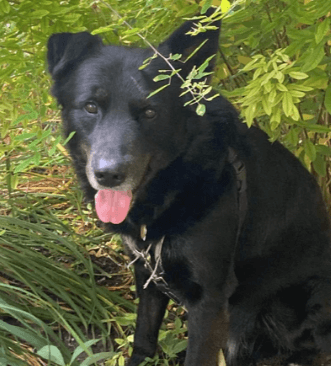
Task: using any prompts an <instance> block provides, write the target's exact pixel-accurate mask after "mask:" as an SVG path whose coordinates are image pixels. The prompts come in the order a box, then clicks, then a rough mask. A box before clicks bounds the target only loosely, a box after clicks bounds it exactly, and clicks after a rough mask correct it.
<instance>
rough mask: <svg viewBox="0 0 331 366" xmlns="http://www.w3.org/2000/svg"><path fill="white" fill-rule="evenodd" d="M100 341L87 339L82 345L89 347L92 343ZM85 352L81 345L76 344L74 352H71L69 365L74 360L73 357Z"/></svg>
mask: <svg viewBox="0 0 331 366" xmlns="http://www.w3.org/2000/svg"><path fill="white" fill-rule="evenodd" d="M99 341H100V339H91V340H90V341H87V342H85V343H84V345H85V346H86V348H89V347H91V346H92V345H93V344H95V343H98V342H99ZM83 352H85V350H84V348H83V347H82V346H78V347H77V348H76V349H75V351H74V353H73V354H72V357H71V360H70V365H71V364H72V363H73V362H74V361H75V359H76V358H77V357H78V356H79V355H80V354H81V353H83Z"/></svg>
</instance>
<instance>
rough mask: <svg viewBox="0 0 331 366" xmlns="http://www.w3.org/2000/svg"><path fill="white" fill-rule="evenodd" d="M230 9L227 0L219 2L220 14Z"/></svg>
mask: <svg viewBox="0 0 331 366" xmlns="http://www.w3.org/2000/svg"><path fill="white" fill-rule="evenodd" d="M230 8H231V4H230V2H229V0H222V2H221V10H222V13H223V14H225V13H226V12H228V11H229V9H230Z"/></svg>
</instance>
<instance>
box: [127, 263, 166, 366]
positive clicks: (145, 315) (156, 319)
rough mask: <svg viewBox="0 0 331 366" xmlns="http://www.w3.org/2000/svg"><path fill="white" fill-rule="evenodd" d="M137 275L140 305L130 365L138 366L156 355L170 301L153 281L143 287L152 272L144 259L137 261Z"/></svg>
mask: <svg viewBox="0 0 331 366" xmlns="http://www.w3.org/2000/svg"><path fill="white" fill-rule="evenodd" d="M135 276H136V288H137V294H138V297H139V305H138V317H137V327H136V332H135V336H134V345H133V353H132V357H131V359H130V361H129V363H128V366H138V365H139V364H140V363H141V362H143V361H144V360H145V358H146V357H153V356H154V354H155V351H156V346H157V338H158V333H159V328H160V326H161V323H162V319H163V317H164V312H165V309H166V306H167V304H168V301H169V298H168V296H166V295H164V294H163V293H162V292H160V291H159V290H158V289H157V288H156V286H155V285H154V283H153V282H151V283H150V284H149V285H148V287H147V288H146V289H144V288H143V286H144V284H145V283H146V281H147V279H148V278H149V276H150V273H149V272H147V271H146V269H145V268H144V263H143V262H142V260H138V261H137V262H136V263H135Z"/></svg>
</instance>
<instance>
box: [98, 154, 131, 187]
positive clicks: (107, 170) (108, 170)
mask: <svg viewBox="0 0 331 366" xmlns="http://www.w3.org/2000/svg"><path fill="white" fill-rule="evenodd" d="M96 165H97V166H96V168H95V169H94V175H95V178H96V180H97V182H98V184H100V185H102V186H104V187H108V188H112V187H116V186H119V185H120V184H122V183H123V182H124V180H125V169H124V165H123V164H120V163H118V162H116V160H105V159H100V160H99V161H98V162H97V164H96Z"/></svg>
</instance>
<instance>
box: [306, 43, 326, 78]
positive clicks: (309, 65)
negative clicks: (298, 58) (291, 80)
mask: <svg viewBox="0 0 331 366" xmlns="http://www.w3.org/2000/svg"><path fill="white" fill-rule="evenodd" d="M324 55H325V51H324V45H323V44H320V45H319V46H317V47H316V48H314V49H312V50H311V52H310V53H309V55H308V57H306V59H305V63H304V65H303V66H302V68H301V71H302V72H308V71H310V70H313V69H315V67H316V66H318V65H319V64H320V62H321V61H322V59H323V57H324Z"/></svg>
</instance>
